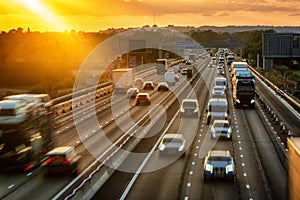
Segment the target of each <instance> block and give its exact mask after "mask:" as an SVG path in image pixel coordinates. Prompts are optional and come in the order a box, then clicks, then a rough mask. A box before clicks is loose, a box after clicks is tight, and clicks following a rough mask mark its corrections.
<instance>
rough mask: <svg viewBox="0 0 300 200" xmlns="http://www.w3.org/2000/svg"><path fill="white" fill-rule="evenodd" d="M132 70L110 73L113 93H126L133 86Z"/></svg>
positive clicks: (118, 70) (119, 70)
mask: <svg viewBox="0 0 300 200" xmlns="http://www.w3.org/2000/svg"><path fill="white" fill-rule="evenodd" d="M133 81H134V79H133V69H132V68H124V69H115V70H113V71H112V83H113V85H114V88H115V91H117V90H118V91H123V92H126V91H127V90H128V89H129V88H131V87H132V85H133Z"/></svg>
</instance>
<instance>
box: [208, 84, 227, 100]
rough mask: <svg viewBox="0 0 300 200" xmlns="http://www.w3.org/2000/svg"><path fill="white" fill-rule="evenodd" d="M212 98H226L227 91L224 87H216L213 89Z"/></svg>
mask: <svg viewBox="0 0 300 200" xmlns="http://www.w3.org/2000/svg"><path fill="white" fill-rule="evenodd" d="M211 96H212V97H213V98H225V90H224V87H223V86H218V85H216V86H214V87H213V89H212V93H211Z"/></svg>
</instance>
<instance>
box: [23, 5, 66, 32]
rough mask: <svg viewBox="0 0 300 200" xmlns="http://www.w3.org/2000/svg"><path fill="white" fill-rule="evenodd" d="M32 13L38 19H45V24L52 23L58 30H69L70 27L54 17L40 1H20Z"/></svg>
mask: <svg viewBox="0 0 300 200" xmlns="http://www.w3.org/2000/svg"><path fill="white" fill-rule="evenodd" d="M18 1H19V2H20V3H22V4H23V5H24V6H25V7H26V8H28V9H29V10H30V11H32V12H34V13H35V14H36V15H38V17H40V18H41V19H43V20H44V21H45V22H47V23H50V24H51V25H52V26H53V27H55V28H56V29H58V30H64V29H67V28H68V26H67V25H66V24H64V23H62V21H61V20H60V19H59V18H58V17H56V16H55V15H54V13H53V12H51V11H50V10H49V9H48V8H47V7H46V5H44V4H42V2H41V1H40V0H18Z"/></svg>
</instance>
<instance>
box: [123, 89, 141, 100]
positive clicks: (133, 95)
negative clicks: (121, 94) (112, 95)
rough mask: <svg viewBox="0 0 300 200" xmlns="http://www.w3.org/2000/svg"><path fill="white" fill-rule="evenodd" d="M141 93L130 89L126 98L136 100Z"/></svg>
mask: <svg viewBox="0 0 300 200" xmlns="http://www.w3.org/2000/svg"><path fill="white" fill-rule="evenodd" d="M139 92H140V91H139V89H138V88H129V89H128V90H127V93H126V97H127V98H130V99H134V98H135V97H136V95H137V94H138V93H139Z"/></svg>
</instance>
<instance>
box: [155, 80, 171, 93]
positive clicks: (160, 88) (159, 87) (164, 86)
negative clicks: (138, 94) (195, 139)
mask: <svg viewBox="0 0 300 200" xmlns="http://www.w3.org/2000/svg"><path fill="white" fill-rule="evenodd" d="M156 90H157V91H169V90H170V89H169V85H168V84H167V83H166V82H160V83H158V85H157V87H156Z"/></svg>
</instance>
